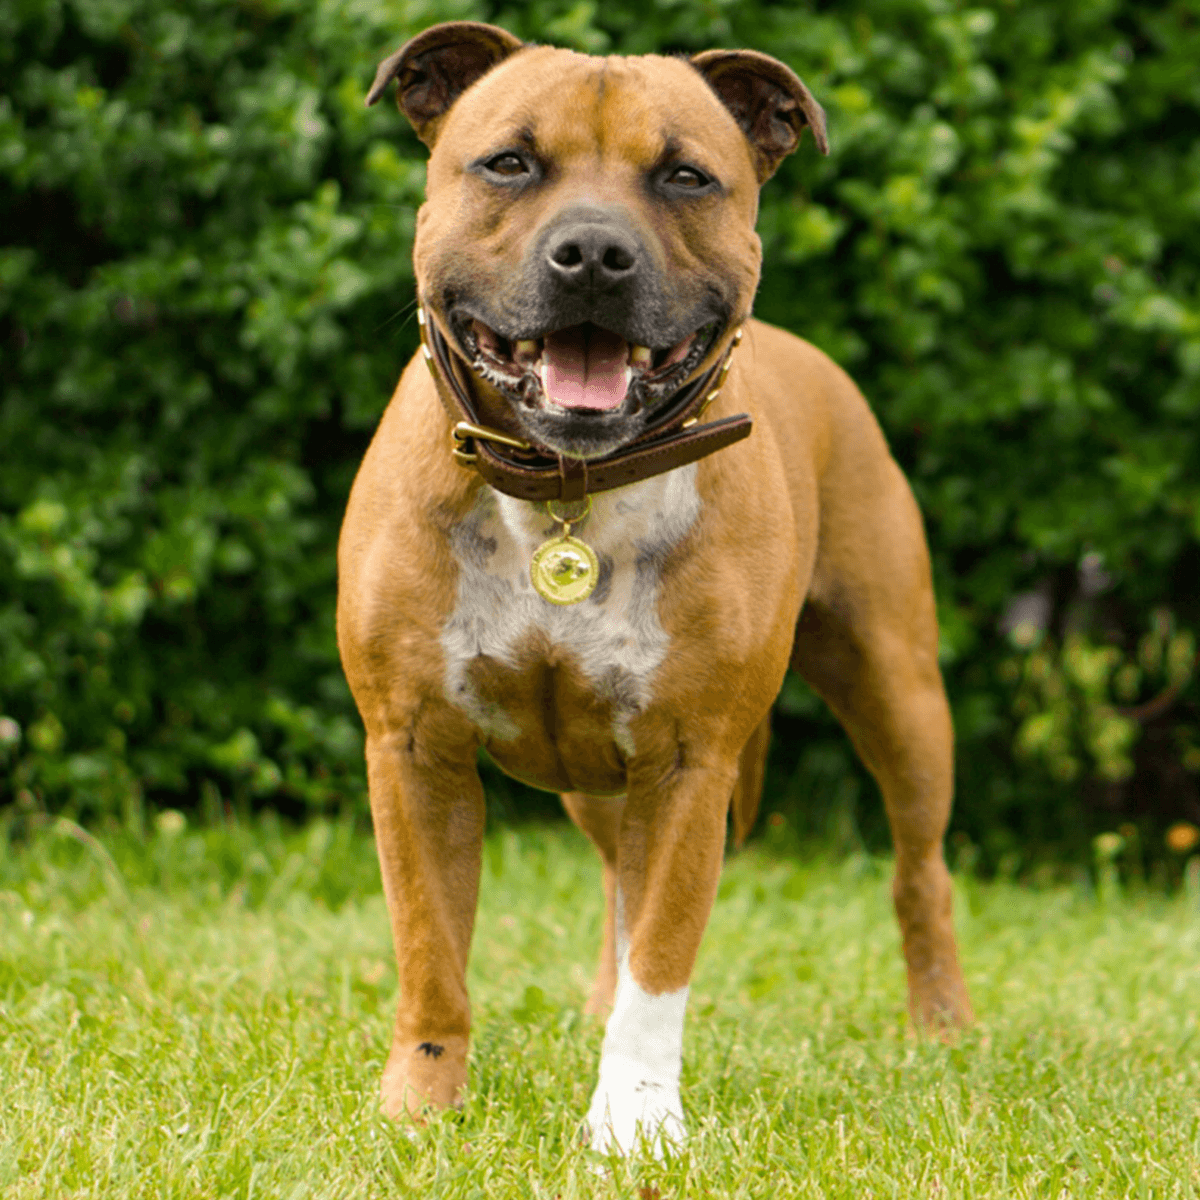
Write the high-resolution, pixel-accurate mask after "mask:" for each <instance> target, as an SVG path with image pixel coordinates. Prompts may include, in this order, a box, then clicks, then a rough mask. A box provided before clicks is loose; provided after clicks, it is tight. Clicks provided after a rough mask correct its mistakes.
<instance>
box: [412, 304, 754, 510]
mask: <svg viewBox="0 0 1200 1200" xmlns="http://www.w3.org/2000/svg"><path fill="white" fill-rule="evenodd" d="M417 321H418V323H419V324H420V327H421V352H422V354H423V355H424V357H425V365H426V366H427V367H428V368H429V371H430V374H431V375H432V376H433V382H434V385H435V386H436V388H437V393H438V398H439V399H440V400H441V402H442V407H443V408H445V410H446V412H447V414H448V415H449V417H450V421H451V424H452V425H453V427H454V428H453V438H452V453H453V454H454V457H455V459H456V461H458V462H459V463H461V464H462V465H463V466H466V467H472V468H473V469H474V470H476V471H478V472H479V474H480V475H481V476H482V477H483V479H484V480H485V482H487V483H489V484H491V486H492V487H494V488H495V489H496V490H497V491H500V492H504V493H505V494H506V495H509V496H515V497H517V499H519V500H582V499H583V498H584V497H585V496H587V495H588V494H589V493H591V492H604V491H607V490H608V489H609V488H615V487H622V486H624V485H625V484H628V483H637V482H638V481H639V480H642V479H649V478H650V477H651V476H653V475H661V474H663V473H664V472H666V471H673V470H674V469H675V468H676V467H682V466H684V465H685V464H687V463H690V462H695V461H696V460H697V459H700V458H704V457H705V456H706V455H708V454H712V453H713V452H714V451H716V450H721V449H724V447H726V446H729V445H732V444H733V443H734V442H740V441H741V440H742V438H744V437H749V436H750V430H751V427H752V425H753V422H752V421H751V419H750V417H749V416H748V415H747V414H746V413H739V414H738V415H737V416H734V417H723V418H722V419H721V420H719V421H711V422H709V423H708V424H707V425H698V424H697V422H698V421H699V419H700V418H701V417H702V416H703V415H704V413H705V411H706V410H707V409H708V406H709V405H710V404H712V402H713V401H714V400H715V399H716V398H717V393H718V392H720V390H721V385H722V384H723V383H724V382H725V376H726V375H727V374H728V373H729V364H730V359H731V357H732V355H733V351H734V349H735V347H736V346H737V344H738V343H739V342H740V341H741V340H742V331H741V329H739V330H738V331H737V333H735V334H734V335H733V340H732V341H731V342H730V343H729V346H728V348H727V349H726V351H725V353H724V355H722V357H721V359H720V360H719V361H718V362H717V363H715V364H714V365H713V366H712V367H710V368H709V369H708V370H707V371H706V372H705V373H704V374H703V375H701V376H700V377H699V378H698V379H694V380H692V382H691V383H689V384H686V385H685V386H684V387H683V388H682V389H681V390H680V391H678V392H676V393H675V395H674V396H672V397H671V399H670V400H668V401H667V403H666V404H665V405H664V407H663V412H662V413H661V414H660V415H659V417H658V418H657V419H656V420H655V421H654V423H653V424H652V425H651V426H650V428H649V429H647V430H646V431H645V432H644V433H643V434H642V435H641V436H640V437H639V438H638V439H637V440H636V441H634V442H632V443H631V444H630V445H628V446H625V447H622V449H620V450H617V451H616V452H615V453H613V454H608V455H605V456H604V457H603V458H595V459H586V460H585V459H581V458H565V457H564V456H562V455H560V454H556V453H555V452H554V451H553V450H549V449H547V448H546V447H544V446H537V445H534V444H533V443H531V442H527V441H523V440H521V439H520V438H516V437H512V436H510V435H509V434H507V433H502V432H501V431H500V430H498V429H490V428H488V427H487V426H486V425H482V424H481V423H480V421H479V417H478V415H477V413H476V412H475V406H474V403H473V401H472V398H471V392H470V389H469V387H468V386H467V385H466V384H464V382H463V380H462V379H461V378H460V377H459V374H458V370H459V369H460V368H459V365H458V363H457V362H456V360H455V356H454V355H453V354H452V352H451V350H450V346H449V344H448V343H447V340H446V338H445V336H444V335H443V334H442V331H441V330H440V329H439V328H438V327H437V324H436V322H434V321H431V320H428V319H427V318H426V316H425V311H424V309H423V307H422V306H421V305H419V304H418V306H417Z"/></svg>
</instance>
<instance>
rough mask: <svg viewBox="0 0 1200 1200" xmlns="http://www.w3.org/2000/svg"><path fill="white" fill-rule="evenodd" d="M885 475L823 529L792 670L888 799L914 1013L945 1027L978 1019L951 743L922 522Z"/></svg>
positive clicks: (924, 1022)
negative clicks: (967, 952)
mask: <svg viewBox="0 0 1200 1200" xmlns="http://www.w3.org/2000/svg"><path fill="white" fill-rule="evenodd" d="M863 474H864V476H865V477H866V478H868V479H869V478H870V476H869V475H866V472H864V473H863ZM880 475H882V476H883V477H882V478H880V476H878V475H877V476H876V478H875V480H872V481H871V482H873V483H875V484H876V486H877V488H878V490H877V491H875V492H874V495H873V496H872V494H871V490H869V489H867V488H865V487H860V489H859V493H858V495H859V497H861V498H862V499H861V500H860V503H861V504H862V506H863V508H867V507H870V508H871V509H873V510H874V511H871V512H864V511H862V509H860V510H859V511H858V512H857V513H855V514H854V516H855V518H856V519H855V520H854V522H853V524H851V523H850V522H847V523H846V524H844V525H843V524H842V523H841V522H840V521H839V520H838V519H837V515H839V514H831V517H830V519H828V520H827V521H826V523H825V524H824V525H823V527H822V545H821V549H820V552H819V554H818V559H817V566H816V572H815V574H814V578H813V584H812V588H811V590H810V592H809V598H808V600H807V601H806V602H805V605H804V608H803V609H802V610H801V613H800V619H799V622H798V624H797V628H796V642H795V646H794V649H793V652H792V666H793V667H794V668H795V669H796V670H797V671H799V672H800V674H801V675H803V676H804V678H805V679H807V680H808V681H809V683H810V684H812V686H813V687H814V688H815V689H816V691H817V692H818V693H819V694H820V695H821V696H822V697H823V698H824V699H825V700H826V702H827V703H828V704H829V706H830V707H831V708H832V709H833V711H834V712H835V713H836V714H837V716H838V719H839V720H840V721H841V723H842V725H843V726H844V727H845V729H846V732H847V733H848V734H849V735H850V738H851V740H852V741H853V742H854V745H855V747H856V749H857V750H858V753H859V756H860V757H861V758H862V760H863V762H864V763H865V764H866V766H867V767H868V769H869V770H870V771H871V773H872V774H873V775H874V776H875V779H876V781H877V782H878V783H879V787H880V790H881V791H882V792H883V800H884V804H885V806H886V808H887V815H888V821H889V823H890V825H891V829H892V840H893V842H894V845H895V852H896V877H895V881H894V884H893V888H892V895H893V899H894V901H895V906H896V915H897V917H898V918H899V921H900V930H901V934H902V936H903V942H904V957H905V961H906V963H907V966H908V988H909V1011H910V1013H911V1014H912V1018H913V1021H914V1023H915V1024H917V1025H918V1026H923V1027H927V1028H932V1029H937V1028H938V1027H939V1026H946V1025H961V1024H965V1023H966V1022H968V1021H970V1020H971V1005H970V1001H969V999H968V998H967V989H966V984H965V983H964V982H963V977H962V971H961V969H960V968H959V963H958V952H957V949H956V946H955V940H954V925H953V921H952V918H951V887H950V875H949V872H948V871H947V870H946V864H945V860H944V859H943V857H942V839H943V837H944V836H945V833H946V826H947V824H948V822H949V819H950V804H951V798H952V794H953V789H954V736H953V731H952V729H951V725H950V709H949V705H948V704H947V702H946V694H945V690H944V688H943V686H942V677H941V672H940V671H939V669H938V661H937V653H938V624H937V616H936V612H935V609H934V601H933V587H932V583H931V579H930V569H929V556H928V552H927V551H926V549H925V542H924V538H923V536H922V530H921V521H920V517H919V516H918V514H917V509H916V505H915V504H914V503H913V500H912V496H911V494H910V493H909V491H908V488H907V486H906V485H905V483H904V481H903V479H902V478H901V476H900V473H899V471H898V470H895V469H894V468H891V469H890V471H888V473H887V474H884V473H883V472H880ZM871 501H873V503H872V502H871ZM876 505H877V506H878V507H876Z"/></svg>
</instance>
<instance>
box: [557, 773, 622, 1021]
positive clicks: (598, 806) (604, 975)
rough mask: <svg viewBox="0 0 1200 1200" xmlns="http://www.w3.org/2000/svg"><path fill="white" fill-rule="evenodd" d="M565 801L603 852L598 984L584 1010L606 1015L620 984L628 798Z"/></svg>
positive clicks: (569, 796)
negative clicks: (620, 875)
mask: <svg viewBox="0 0 1200 1200" xmlns="http://www.w3.org/2000/svg"><path fill="white" fill-rule="evenodd" d="M562 803H563V808H565V809H566V810H567V814H568V815H569V816H570V818H571V820H572V821H574V822H575V824H576V825H578V826H579V828H580V829H582V830H583V832H584V833H585V834H587V836H588V840H589V841H590V842H591V843H592V845H593V846H595V847H596V850H597V852H598V853H599V855H600V864H601V870H602V872H603V875H602V882H603V886H604V933H603V936H602V938H601V941H600V963H599V966H598V967H597V969H596V984H595V986H594V987H593V988H592V994H591V996H590V997H589V998H588V1002H587V1003H586V1004H585V1005H584V1008H583V1011H584V1012H587V1013H594V1014H596V1015H598V1016H605V1015H607V1013H608V1011H609V1009H611V1008H612V1003H613V994H614V993H615V991H616V987H617V920H618V916H617V835H618V834H619V832H620V829H621V814H622V813H623V812H624V811H625V798H624V797H623V796H618V797H615V798H605V797H601V796H585V795H584V794H583V793H582V792H568V793H566V794H565V795H564V796H563V797H562Z"/></svg>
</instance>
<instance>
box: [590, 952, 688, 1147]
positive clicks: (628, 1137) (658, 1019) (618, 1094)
mask: <svg viewBox="0 0 1200 1200" xmlns="http://www.w3.org/2000/svg"><path fill="white" fill-rule="evenodd" d="M687 996H688V989H687V988H686V987H681V988H679V989H678V990H677V991H674V992H666V993H664V994H663V995H660V996H652V995H651V994H650V993H649V992H647V991H645V990H644V989H643V988H642V987H641V986H640V985H639V984H638V982H637V981H636V980H635V979H634V978H633V975H632V973H631V972H630V969H629V956H628V954H627V953H626V954H625V955H624V956H623V957H622V959H621V962H620V964H619V965H618V967H617V994H616V998H615V1000H614V1003H613V1010H612V1015H611V1016H610V1017H609V1019H608V1025H607V1028H606V1030H605V1034H604V1047H603V1049H602V1051H601V1054H600V1078H599V1080H598V1081H597V1083H596V1090H595V1092H593V1093H592V1102H591V1104H590V1105H589V1107H588V1114H587V1130H588V1134H589V1137H590V1142H591V1147H592V1149H593V1150H596V1151H599V1152H600V1153H601V1154H607V1153H611V1152H612V1151H614V1150H616V1151H618V1152H619V1153H621V1154H625V1155H631V1154H633V1153H634V1152H635V1151H636V1150H637V1149H638V1148H639V1145H646V1146H648V1147H649V1148H650V1150H651V1152H652V1153H653V1155H654V1157H655V1158H661V1157H662V1156H663V1153H664V1152H665V1150H666V1148H667V1145H668V1144H671V1143H674V1144H679V1143H681V1142H682V1141H683V1139H684V1137H685V1135H686V1129H685V1127H684V1123H683V1106H682V1105H681V1103H680V1100H679V1071H680V1066H681V1064H682V1059H683V1015H684V1010H685V1009H686V1007H687Z"/></svg>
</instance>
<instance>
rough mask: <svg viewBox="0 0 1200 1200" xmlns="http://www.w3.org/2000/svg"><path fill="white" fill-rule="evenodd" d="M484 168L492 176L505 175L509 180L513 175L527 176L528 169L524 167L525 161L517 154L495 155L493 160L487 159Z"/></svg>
mask: <svg viewBox="0 0 1200 1200" xmlns="http://www.w3.org/2000/svg"><path fill="white" fill-rule="evenodd" d="M484 166H486V167H487V169H488V170H489V171H491V172H492V173H493V174H496V175H505V176H508V177H510V178H511V177H512V176H514V175H527V174H528V173H529V168H528V167H527V166H526V165H525V160H524V159H522V158H521V156H520V155H519V154H497V155H496V157H495V158H492V159H489V160H488V161H487V162H486V163H485V164H484Z"/></svg>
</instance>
